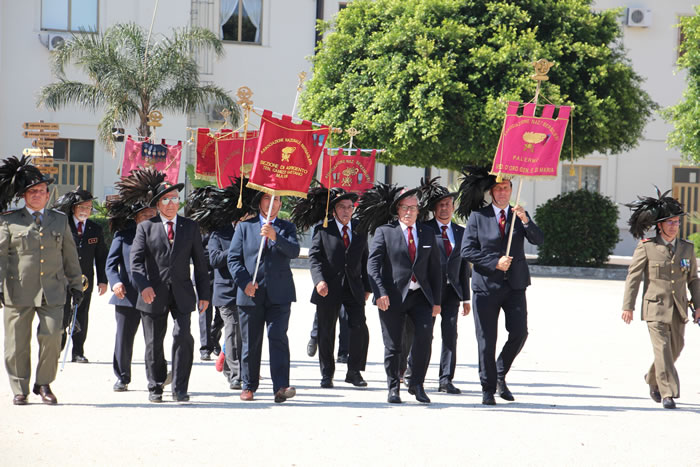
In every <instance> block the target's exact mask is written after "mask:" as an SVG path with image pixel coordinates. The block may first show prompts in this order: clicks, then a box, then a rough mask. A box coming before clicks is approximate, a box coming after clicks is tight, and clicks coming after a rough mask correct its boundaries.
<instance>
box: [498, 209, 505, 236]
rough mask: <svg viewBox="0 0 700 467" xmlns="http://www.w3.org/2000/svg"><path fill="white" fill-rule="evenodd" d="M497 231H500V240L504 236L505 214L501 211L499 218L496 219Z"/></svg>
mask: <svg viewBox="0 0 700 467" xmlns="http://www.w3.org/2000/svg"><path fill="white" fill-rule="evenodd" d="M498 230H500V231H501V238H503V237H505V236H506V212H505V211H504V210H503V209H501V216H500V217H499V219H498Z"/></svg>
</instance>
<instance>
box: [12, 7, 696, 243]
mask: <svg viewBox="0 0 700 467" xmlns="http://www.w3.org/2000/svg"><path fill="white" fill-rule="evenodd" d="M156 3H157V4H158V7H157V9H156V13H155V16H154V15H153V12H154V7H155V6H156ZM347 3H348V2H337V1H328V0H167V1H166V0H163V1H159V2H156V0H120V1H116V0H27V1H11V0H1V3H0V5H1V6H0V156H2V157H7V156H10V155H18V154H20V153H21V152H22V149H23V148H25V147H29V145H30V144H29V143H30V141H31V140H28V139H25V138H24V137H23V136H22V131H23V129H22V124H23V123H24V122H31V121H39V120H44V121H46V122H55V123H59V124H60V140H59V142H58V144H57V146H56V149H55V154H54V156H55V162H56V166H58V167H59V169H60V173H59V176H58V177H59V180H58V181H59V186H60V188H61V191H67V190H68V189H71V188H73V187H74V186H75V185H77V184H81V185H83V186H84V187H86V188H88V189H91V190H92V191H93V193H94V194H95V196H97V197H98V198H102V199H103V198H104V196H105V195H109V194H111V193H113V192H114V183H115V182H116V181H117V180H118V177H119V176H118V175H117V170H118V168H119V165H120V161H121V153H122V152H123V144H122V143H118V144H117V155H116V157H113V156H112V153H111V152H110V151H108V150H107V149H106V148H104V147H102V146H101V145H100V144H99V143H97V142H96V134H97V124H98V121H99V119H100V115H99V114H93V113H91V112H90V111H86V110H84V109H81V108H77V107H67V108H65V109H62V110H60V111H57V112H51V111H48V110H46V109H38V108H37V107H36V101H37V95H38V91H39V89H40V88H41V87H42V86H45V85H47V84H49V83H51V82H53V81H54V80H55V78H54V77H53V76H52V75H51V70H50V63H49V54H50V50H49V48H51V47H52V42H51V41H52V40H53V41H54V42H55V41H60V40H61V39H65V40H70V34H71V31H77V30H78V28H80V27H84V28H93V29H97V30H98V31H104V30H105V29H106V28H108V27H109V26H111V25H114V24H117V23H123V22H133V23H136V24H139V25H141V26H142V27H144V28H145V29H146V30H148V29H149V27H150V25H151V20H152V19H153V37H154V38H156V39H157V38H158V37H161V36H162V35H169V34H170V33H171V30H172V28H180V27H185V26H189V25H197V26H203V27H207V28H210V29H212V30H214V31H217V32H218V33H219V34H220V36H221V38H222V39H223V40H224V49H225V56H224V58H222V59H220V60H215V58H214V57H213V56H209V55H199V56H198V57H197V59H198V63H199V64H200V69H201V72H202V74H201V80H202V81H205V82H211V83H215V84H217V85H219V86H221V87H223V88H224V89H226V90H228V91H229V92H230V93H231V95H232V96H234V95H235V91H236V90H237V89H238V88H239V87H240V86H248V87H250V88H251V89H252V90H253V92H254V95H253V101H254V104H255V106H256V107H259V108H267V109H270V110H274V111H277V112H281V113H287V114H289V113H291V112H292V109H293V107H294V102H295V95H296V88H297V84H298V78H297V74H298V73H299V72H302V71H304V72H307V73H308V74H309V76H310V74H311V65H310V62H309V61H308V59H307V58H308V57H309V56H311V55H313V53H314V47H315V44H316V40H317V36H316V32H315V29H314V26H315V23H316V20H317V19H318V18H322V19H325V20H328V19H331V18H332V17H333V16H334V15H335V14H336V13H337V12H338V10H339V9H340V8H342V7H343V6H344V5H346V4H347ZM595 7H596V8H599V9H608V8H618V7H624V8H630V9H631V11H632V12H635V11H637V12H638V13H636V14H635V16H634V19H633V20H632V23H631V24H626V23H628V21H627V18H626V17H625V18H624V19H621V22H623V23H625V24H623V26H622V27H623V30H624V45H625V47H626V48H627V49H628V52H629V54H628V56H629V58H630V60H631V62H632V64H633V66H634V69H635V70H636V71H637V73H639V74H640V75H642V76H643V77H644V78H646V82H645V83H644V88H645V89H646V90H647V91H648V92H649V93H650V94H651V96H652V98H653V99H654V100H655V101H656V102H657V103H659V104H660V105H661V106H662V107H667V106H670V105H674V104H675V103H677V102H678V101H679V100H680V99H681V97H682V92H683V89H685V76H684V74H682V73H679V74H675V71H676V69H675V61H676V58H677V54H678V44H679V32H678V30H677V29H676V28H674V27H673V26H674V25H675V24H677V23H678V18H679V17H680V16H684V15H692V14H694V11H693V1H691V0H667V1H665V2H663V7H662V6H661V4H659V3H658V2H653V1H651V0H645V1H637V2H634V3H625V2H622V1H620V0H599V1H597V2H596V5H595ZM625 11H627V10H625ZM640 15H641V16H640ZM624 16H626V15H624ZM57 37H58V38H57ZM69 77H71V78H79V75H78V74H77V72H75V71H74V70H73V71H71V72H70V73H69ZM533 86H534V85H533ZM216 110H217V109H207V111H206V112H202V113H198V114H196V115H176V114H167V113H166V114H165V118H164V119H163V126H162V127H160V128H158V131H157V139H160V138H166V139H167V142H168V143H169V144H173V143H174V142H175V141H177V140H181V141H186V140H187V139H188V137H189V136H190V133H189V132H188V131H187V128H196V127H200V126H204V127H218V126H219V125H221V122H220V121H218V120H219V118H220V117H219V116H218V114H217V112H216ZM253 123H256V122H255V119H253ZM132 125H133V126H132V127H131V128H126V133H127V134H136V128H135V123H133V124H132ZM574 125H575V117H574ZM359 130H360V131H361V129H359ZM574 131H575V127H574ZM669 131H670V126H669V125H667V124H666V123H664V122H663V121H662V120H661V119H660V118H659V117H657V118H656V119H655V120H654V121H652V122H651V123H649V125H648V126H647V128H646V129H645V132H644V137H643V138H642V140H640V141H639V146H638V147H637V148H635V149H634V150H632V151H629V152H627V153H624V154H618V155H613V156H601V155H597V154H592V155H590V156H588V157H586V158H585V159H580V160H578V161H576V176H575V177H569V176H568V174H569V166H568V163H562V167H561V169H560V171H559V176H558V177H557V178H556V179H552V180H538V181H529V180H527V181H525V182H524V184H523V190H522V204H523V205H524V206H525V207H526V208H527V209H528V210H529V211H530V213H531V214H532V213H534V211H535V208H536V207H537V206H538V205H540V204H542V203H544V202H545V201H547V200H548V199H550V198H552V197H554V196H556V195H559V194H560V193H562V192H564V191H568V190H570V189H576V188H579V187H587V188H589V189H593V190H596V191H599V192H600V193H602V194H604V195H607V196H609V197H610V198H611V199H612V200H613V201H615V202H617V203H626V202H629V201H632V200H633V199H635V196H636V195H637V194H642V193H644V194H652V192H653V189H654V188H653V185H654V184H656V185H658V186H659V188H661V189H671V188H674V190H675V191H674V194H675V195H676V196H680V197H681V198H682V201H684V202H686V204H687V208H688V209H689V210H692V211H696V210H698V207H697V198H698V195H697V193H698V187H700V176H699V175H698V173H699V172H700V170H698V169H695V168H692V167H687V166H685V167H684V166H683V165H682V163H681V157H680V154H679V153H678V152H677V151H675V150H668V149H667V147H666V143H665V141H666V135H667V133H668V132H669ZM183 154H184V155H185V157H186V160H187V162H188V163H193V160H194V157H195V152H194V146H192V145H189V146H186V150H185V151H183ZM184 162H185V161H184V160H183V163H182V164H181V172H180V180H181V181H182V180H184V178H185V163H184ZM428 172H429V173H430V175H431V176H437V175H440V176H442V182H443V183H444V184H452V183H456V181H457V180H456V174H455V173H453V172H449V171H447V170H444V169H443V170H438V169H436V168H432V169H425V168H413V167H402V166H394V167H392V168H391V169H390V170H386V169H385V167H384V166H383V165H382V164H378V166H377V169H376V176H377V179H378V180H380V181H386V180H385V176H390V177H391V178H390V180H389V181H391V182H394V183H398V184H401V185H408V186H415V185H417V184H418V182H419V180H420V178H421V177H423V176H425V175H426V174H427V173H428ZM627 218H628V211H627V209H626V208H624V207H621V209H620V220H619V222H618V225H619V227H620V230H621V232H622V233H621V241H620V243H619V244H618V246H617V248H616V250H615V254H622V255H629V254H631V252H632V250H633V248H634V244H635V242H634V241H633V239H632V238H631V236H630V235H629V233H628V232H627V228H626V220H627ZM686 228H687V227H686ZM691 228H694V226H693V227H691Z"/></svg>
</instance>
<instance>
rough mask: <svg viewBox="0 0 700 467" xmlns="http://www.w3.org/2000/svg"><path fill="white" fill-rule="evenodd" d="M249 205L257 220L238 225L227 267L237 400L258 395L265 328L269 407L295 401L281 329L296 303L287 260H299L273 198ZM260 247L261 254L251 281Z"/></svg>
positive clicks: (264, 196) (294, 237)
mask: <svg viewBox="0 0 700 467" xmlns="http://www.w3.org/2000/svg"><path fill="white" fill-rule="evenodd" d="M270 204H272V207H271V208H270ZM252 205H253V206H257V207H258V211H259V213H258V215H257V216H255V217H253V218H251V219H248V220H247V221H245V222H240V223H239V224H238V226H237V227H236V232H235V233H234V234H233V239H232V241H231V246H230V248H229V252H228V267H229V270H230V271H231V275H232V276H233V278H234V280H235V282H236V287H237V288H238V290H237V293H236V303H237V305H238V310H239V313H240V320H241V337H242V343H243V348H242V353H241V377H242V378H241V379H242V383H243V384H242V387H243V391H241V396H240V397H241V400H244V401H251V400H253V394H254V393H255V391H256V390H257V389H258V383H259V381H260V358H261V354H262V339H263V334H264V331H265V325H267V338H268V340H269V346H270V373H271V376H272V389H273V392H274V394H275V402H277V403H281V402H284V401H286V400H287V399H290V398H292V397H294V396H295V395H296V389H295V388H294V387H291V386H289V340H288V338H287V327H288V325H289V314H290V311H291V302H294V301H296V289H295V288H294V279H293V277H292V270H291V267H290V260H292V259H294V258H296V257H297V256H299V242H298V241H297V234H296V228H295V227H294V224H292V223H291V222H287V221H285V220H282V219H278V218H277V214H278V213H279V210H280V207H281V205H282V203H281V202H280V200H279V197H277V196H275V197H274V200H273V199H272V196H270V195H269V194H266V193H262V192H261V193H259V194H258V195H257V196H256V197H255V199H254V200H253V203H252ZM268 216H269V218H268ZM260 242H263V253H262V258H261V260H260V265H259V269H258V274H257V276H256V277H255V280H253V279H254V278H253V276H254V275H255V268H256V263H257V258H258V249H259V248H260Z"/></svg>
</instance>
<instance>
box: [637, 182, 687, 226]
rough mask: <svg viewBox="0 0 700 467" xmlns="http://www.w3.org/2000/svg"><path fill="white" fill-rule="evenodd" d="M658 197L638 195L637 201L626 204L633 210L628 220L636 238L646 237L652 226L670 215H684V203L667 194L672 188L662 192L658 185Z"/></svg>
mask: <svg viewBox="0 0 700 467" xmlns="http://www.w3.org/2000/svg"><path fill="white" fill-rule="evenodd" d="M655 188H656V195H657V198H654V197H652V196H638V197H637V198H638V199H637V201H633V202H632V203H628V204H625V206H627V207H628V208H630V209H631V210H632V215H631V216H630V218H629V221H628V222H627V223H628V225H629V227H630V233H631V234H632V236H633V237H634V238H640V239H641V238H644V234H645V233H646V231H647V230H649V229H650V228H651V227H653V226H654V225H656V223H657V222H660V221H662V220H664V219H667V218H669V217H675V216H682V215H685V214H686V213H685V212H683V205H682V204H681V203H679V202H678V201H677V200H676V199H674V198H671V197H670V196H667V195H668V194H669V193H670V192H671V190H668V191H666V192H665V193H663V194H662V193H661V190H659V187H656V186H655Z"/></svg>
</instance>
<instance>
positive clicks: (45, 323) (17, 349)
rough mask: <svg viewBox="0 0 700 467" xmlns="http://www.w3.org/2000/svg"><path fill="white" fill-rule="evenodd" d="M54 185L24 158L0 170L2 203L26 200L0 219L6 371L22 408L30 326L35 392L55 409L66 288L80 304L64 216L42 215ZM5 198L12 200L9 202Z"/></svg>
mask: <svg viewBox="0 0 700 467" xmlns="http://www.w3.org/2000/svg"><path fill="white" fill-rule="evenodd" d="M52 181H53V180H52V179H47V178H44V176H43V175H42V174H41V172H39V170H38V169H37V168H36V167H34V166H32V165H30V164H29V162H28V159H27V158H24V157H23V158H22V159H21V160H18V159H17V158H16V157H10V158H8V159H6V160H5V161H4V163H3V165H2V166H0V187H2V189H1V190H0V192H1V193H2V194H3V195H4V197H5V198H4V199H0V204H1V205H2V207H3V208H4V207H6V206H7V204H8V203H9V201H10V200H11V199H12V198H15V199H19V198H20V197H21V198H24V202H25V207H23V208H20V209H17V210H14V211H11V212H9V213H6V214H4V215H2V216H1V218H0V284H2V285H3V288H2V293H0V300H2V303H3V305H4V322H5V368H6V369H7V374H8V376H9V377H10V386H11V387H12V391H13V393H14V399H13V403H14V404H15V405H25V404H26V403H27V395H28V394H29V379H30V373H31V362H30V350H31V337H32V322H33V320H34V315H35V314H36V315H38V317H39V329H38V331H37V340H38V342H39V362H38V364H37V369H36V377H35V380H34V389H33V392H34V393H35V394H38V395H40V396H41V399H42V402H44V403H45V404H56V403H57V400H56V396H54V394H53V393H52V391H51V388H50V386H49V384H50V383H51V382H53V380H54V379H55V378H56V371H57V369H58V359H59V354H60V350H61V335H62V334H63V328H62V326H61V324H62V320H63V305H64V303H65V301H66V287H68V288H69V290H70V291H71V296H72V297H73V300H74V302H80V300H82V292H81V272H80V264H79V262H78V253H77V251H76V248H75V242H74V241H73V235H72V234H71V230H70V227H69V226H68V220H67V218H66V216H65V215H64V214H62V213H59V212H57V211H53V210H50V209H46V203H47V202H48V200H49V187H48V185H49V184H50V183H51V182H52ZM7 197H9V198H10V199H7Z"/></svg>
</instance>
